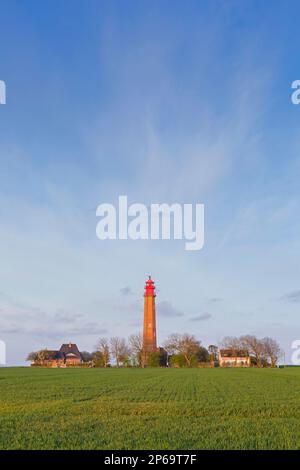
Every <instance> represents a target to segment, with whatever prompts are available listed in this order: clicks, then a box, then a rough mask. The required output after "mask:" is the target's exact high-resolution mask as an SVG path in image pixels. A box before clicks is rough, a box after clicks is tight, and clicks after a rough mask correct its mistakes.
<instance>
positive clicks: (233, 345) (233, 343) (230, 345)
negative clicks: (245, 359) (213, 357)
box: [221, 336, 243, 351]
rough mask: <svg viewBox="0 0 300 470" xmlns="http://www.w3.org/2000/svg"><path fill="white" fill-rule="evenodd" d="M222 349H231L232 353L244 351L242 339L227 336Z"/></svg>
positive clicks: (223, 340)
mask: <svg viewBox="0 0 300 470" xmlns="http://www.w3.org/2000/svg"><path fill="white" fill-rule="evenodd" d="M221 347H222V348H224V349H231V350H232V351H239V350H240V349H243V344H242V341H241V338H238V337H237V336H225V338H223V339H222V341H221Z"/></svg>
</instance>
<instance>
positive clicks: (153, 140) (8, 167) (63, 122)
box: [0, 0, 300, 364]
mask: <svg viewBox="0 0 300 470" xmlns="http://www.w3.org/2000/svg"><path fill="white" fill-rule="evenodd" d="M0 9H1V10H0V13H1V29H0V80H5V82H6V87H7V104H6V105H4V106H0V170H1V171H0V195H1V197H0V218H1V225H0V336H1V338H0V339H2V340H4V341H6V343H7V354H8V363H9V364H22V363H24V358H25V356H26V355H27V352H28V351H30V350H35V349H39V348H41V347H44V346H47V347H48V348H56V347H59V346H60V343H61V342H65V341H69V340H72V341H74V342H76V343H77V344H78V346H79V347H80V349H87V350H92V349H93V347H94V345H95V343H96V341H97V338H98V337H99V336H101V335H107V336H111V335H128V334H130V333H133V332H137V331H139V330H140V328H141V322H142V314H143V297H142V295H143V285H144V281H145V279H146V276H147V275H148V274H149V273H151V274H152V276H153V278H154V280H155V281H156V284H157V286H158V296H157V302H158V340H159V342H160V344H161V343H163V341H164V339H165V337H166V336H167V335H168V334H169V333H172V332H191V333H194V334H196V335H197V336H198V337H199V338H200V339H201V340H202V342H203V343H204V345H208V344H210V343H218V342H219V341H220V340H221V338H222V337H223V336H225V335H240V334H246V333H254V334H257V335H259V336H266V335H269V336H273V337H275V338H276V339H278V340H279V342H280V343H281V344H282V346H283V347H284V348H285V351H286V357H287V360H288V358H289V357H290V355H291V353H292V351H291V349H290V344H291V342H292V341H293V340H294V339H299V335H300V320H299V307H300V285H299V278H300V276H299V274H300V269H299V261H300V250H299V248H300V242H299V234H300V222H299V218H298V212H299V202H300V190H299V177H300V157H299V145H300V141H299V130H300V106H295V105H293V104H292V103H291V83H292V82H293V81H294V80H296V79H300V70H299V47H300V36H299V33H298V26H299V25H298V20H297V11H298V6H297V2H296V1H290V2H289V3H288V5H286V4H285V3H284V2H281V1H273V2H272V5H271V4H270V5H269V4H268V3H267V2H262V1H250V0H247V1H244V2H240V1H226V2H225V1H207V2H205V1H202V2H199V1H189V2H183V1H172V2H171V1H163V0H161V1H130V2H129V1H128V2H126V1H111V2H104V1H100V0H97V1H91V0H87V1H85V2H82V1H76V0H72V1H67V0H65V1H58V0H51V1H50V0H44V1H43V2H38V1H37V0H35V1H30V0H27V1H20V0H19V1H12V0H9V1H8V0H2V1H1V5H0ZM149 181H150V182H151V183H150V184H149ZM120 194H127V195H128V198H129V202H141V203H145V204H150V203H152V202H153V203H155V202H166V203H172V202H179V203H188V202H190V203H196V202H199V203H204V204H205V211H206V218H205V224H206V227H205V246H204V248H203V250H201V251H199V252H187V251H185V250H184V247H183V242H181V241H176V242H166V241H105V242H104V241H99V240H98V239H97V238H96V235H95V228H96V223H97V219H96V216H95V210H96V207H97V205H98V204H100V203H101V202H111V203H116V202H117V198H118V196H119V195H120Z"/></svg>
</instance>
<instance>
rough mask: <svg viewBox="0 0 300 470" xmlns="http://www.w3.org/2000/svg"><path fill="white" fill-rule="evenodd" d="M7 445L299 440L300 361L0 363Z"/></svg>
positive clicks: (194, 445) (0, 417) (0, 429)
mask: <svg viewBox="0 0 300 470" xmlns="http://www.w3.org/2000/svg"><path fill="white" fill-rule="evenodd" d="M0 390H1V395H0V448H1V449H180V450H183V449H300V426H299V422H300V421H299V420H300V368H286V369H273V370H272V369H144V370H142V369H30V368H6V369H5V368H2V369H0Z"/></svg>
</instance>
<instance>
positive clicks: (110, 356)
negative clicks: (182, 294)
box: [27, 333, 282, 368]
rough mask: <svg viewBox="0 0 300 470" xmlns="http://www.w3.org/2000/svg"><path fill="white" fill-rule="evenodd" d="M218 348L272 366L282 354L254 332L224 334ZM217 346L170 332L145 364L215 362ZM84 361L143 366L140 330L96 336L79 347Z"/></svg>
mask: <svg viewBox="0 0 300 470" xmlns="http://www.w3.org/2000/svg"><path fill="white" fill-rule="evenodd" d="M220 348H224V349H227V350H230V351H231V352H232V354H233V355H234V354H238V352H239V351H247V352H248V354H249V355H250V358H251V364H252V365H253V366H257V367H275V366H276V365H277V363H278V361H279V359H280V357H281V355H282V352H281V349H280V346H279V344H278V342H277V341H276V340H274V339H273V338H270V337H265V338H262V339H259V338H257V337H256V336H254V335H245V336H240V337H235V336H227V337H225V338H224V339H223V340H222V341H221V343H220ZM218 352H219V347H218V346H216V345H210V346H208V348H205V347H204V346H203V345H202V344H201V341H199V340H198V339H197V338H196V337H195V336H194V335H191V334H188V333H184V334H171V335H170V336H169V337H168V338H167V340H166V341H165V342H164V344H163V347H162V348H159V349H158V350H157V351H155V352H153V353H151V354H150V355H148V357H147V365H148V366H149V367H166V366H170V367H199V366H201V365H202V366H203V367H205V366H209V365H217V363H218ZM81 356H82V359H83V361H84V363H86V364H89V365H91V366H93V367H104V368H106V367H111V365H112V363H113V364H115V366H116V367H143V366H144V364H143V337H142V335H141V334H133V335H130V336H129V338H128V339H125V338H121V337H117V336H114V337H112V338H106V337H103V338H99V340H98V342H97V345H96V346H95V350H94V351H93V352H88V351H82V352H81ZM27 360H28V361H37V362H39V361H43V360H47V350H41V351H37V352H32V353H30V354H29V355H28V357H27Z"/></svg>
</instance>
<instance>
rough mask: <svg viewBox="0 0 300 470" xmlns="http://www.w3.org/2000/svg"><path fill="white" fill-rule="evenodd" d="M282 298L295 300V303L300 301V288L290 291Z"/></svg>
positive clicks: (288, 300)
mask: <svg viewBox="0 0 300 470" xmlns="http://www.w3.org/2000/svg"><path fill="white" fill-rule="evenodd" d="M280 300H284V301H286V302H293V303H298V302H300V289H299V290H294V291H291V292H288V293H287V294H285V295H283V296H282V297H280Z"/></svg>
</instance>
